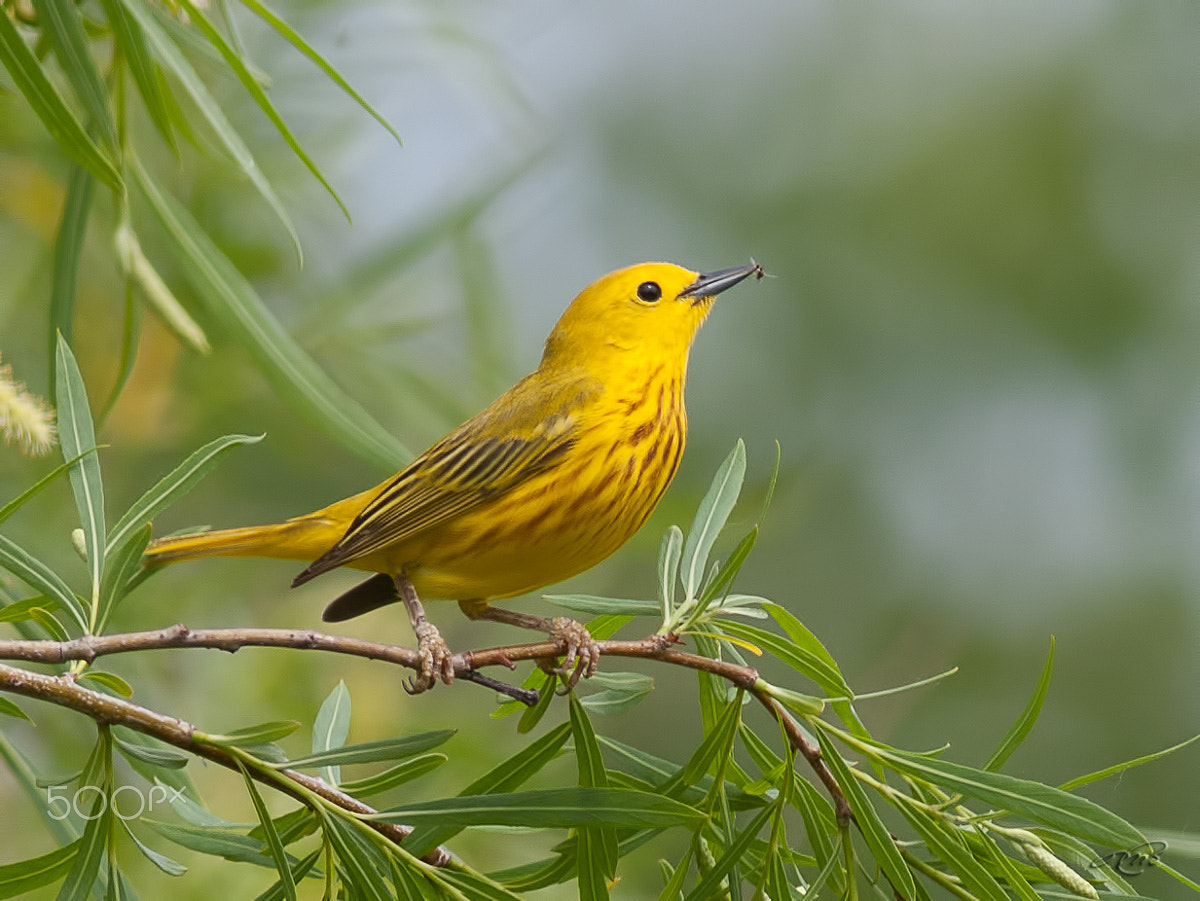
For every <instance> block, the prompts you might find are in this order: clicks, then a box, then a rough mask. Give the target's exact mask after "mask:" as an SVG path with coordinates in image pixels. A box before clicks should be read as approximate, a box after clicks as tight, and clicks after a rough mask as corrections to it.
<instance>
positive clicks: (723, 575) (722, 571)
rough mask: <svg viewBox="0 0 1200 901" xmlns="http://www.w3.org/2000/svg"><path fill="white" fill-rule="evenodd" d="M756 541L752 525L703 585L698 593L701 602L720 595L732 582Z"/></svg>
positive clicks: (754, 529)
mask: <svg viewBox="0 0 1200 901" xmlns="http://www.w3.org/2000/svg"><path fill="white" fill-rule="evenodd" d="M757 543H758V526H754V527H753V528H751V529H750V531H749V532H747V533H746V535H745V537H743V538H742V540H741V541H739V542H738V543H737V546H736V547H735V548H734V549H733V550H732V551H731V552H730V554H729V558H728V559H727V560H726V561H725V562H724V563H722V564H721V565H720V567H719V568H718V569H717V572H716V575H714V576H713V577H712V579H710V580H709V582H708V584H707V585H705V586H704V592H703V594H701V595H700V603H701V604H708V603H709V602H710V601H712V600H714V599H715V598H718V597H720V596H721V593H722V592H724V591H725V590H726V589H727V588H728V587H729V586H730V584H731V583H732V582H733V580H734V578H735V577H736V576H737V574H738V572H739V571H740V570H741V568H742V564H743V563H745V562H746V558H747V557H749V556H750V552H751V551H752V550H754V545H755V544H757Z"/></svg>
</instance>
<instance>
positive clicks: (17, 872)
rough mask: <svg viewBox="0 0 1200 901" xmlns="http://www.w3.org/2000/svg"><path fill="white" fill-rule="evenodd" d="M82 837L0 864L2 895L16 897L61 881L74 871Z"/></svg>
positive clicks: (0, 895) (0, 892)
mask: <svg viewBox="0 0 1200 901" xmlns="http://www.w3.org/2000/svg"><path fill="white" fill-rule="evenodd" d="M81 843H82V839H76V840H75V841H73V842H71V843H70V844H69V845H63V846H62V847H61V848H55V849H54V850H53V851H48V852H46V853H45V854H42V855H40V856H38V857H31V858H29V859H28V860H19V861H16V862H15V863H6V864H3V865H0V898H16V897H17V896H18V895H24V894H25V893H26V892H31V891H33V890H34V889H35V888H41V887H42V886H43V885H50V884H51V883H53V882H58V880H60V879H62V878H63V877H64V876H66V875H67V873H69V872H70V871H71V867H72V866H73V865H74V863H75V857H76V855H78V854H79V848H80V845H81Z"/></svg>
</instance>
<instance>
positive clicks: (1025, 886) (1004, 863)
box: [975, 825, 1041, 901]
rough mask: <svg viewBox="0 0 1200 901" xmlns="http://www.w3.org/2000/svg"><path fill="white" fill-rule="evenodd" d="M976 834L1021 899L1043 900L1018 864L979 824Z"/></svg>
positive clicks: (1024, 900)
mask: <svg viewBox="0 0 1200 901" xmlns="http://www.w3.org/2000/svg"><path fill="white" fill-rule="evenodd" d="M975 834H976V836H977V837H978V838H979V842H980V844H982V845H983V849H984V851H985V852H986V853H987V856H988V860H990V861H991V862H992V864H993V865H994V866H995V867H996V869H997V870H998V871H999V874H1000V875H1001V876H1002V877H1003V878H1004V882H1005V884H1006V885H1007V886H1008V887H1009V889H1010V890H1011V891H1012V892H1014V893H1015V894H1016V896H1017V898H1018V899H1019V901H1041V899H1040V897H1039V896H1038V893H1037V891H1035V890H1034V888H1033V886H1031V885H1030V884H1029V881H1028V880H1027V879H1026V878H1025V877H1024V875H1022V873H1021V871H1020V870H1019V869H1018V868H1017V865H1016V864H1015V863H1014V862H1013V860H1012V858H1010V857H1009V856H1008V855H1007V854H1005V853H1004V852H1003V851H1001V850H1000V849H999V848H998V847H996V843H995V842H994V841H993V840H992V837H991V836H990V835H989V834H988V833H987V832H986V831H984V830H982V829H980V828H979V826H978V825H976V826H975Z"/></svg>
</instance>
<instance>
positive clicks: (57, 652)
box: [0, 623, 853, 866]
mask: <svg viewBox="0 0 1200 901" xmlns="http://www.w3.org/2000/svg"><path fill="white" fill-rule="evenodd" d="M679 643H680V641H679V639H678V638H677V637H676V636H674V635H651V636H649V637H648V638H643V639H641V640H638V641H628V640H617V639H609V640H605V641H599V642H597V645H598V646H599V648H600V653H601V655H602V656H603V655H608V656H611V657H635V658H640V659H644V660H658V661H660V662H662V663H668V664H672V665H674V666H683V667H686V668H688V669H694V670H701V671H704V672H707V673H711V674H712V675H714V676H717V677H719V678H722V679H725V680H727V681H729V682H731V683H732V684H733V685H736V686H737V687H739V688H742V689H744V690H746V691H748V692H750V694H751V695H753V696H754V697H755V698H756V699H757V700H758V702H759V703H760V704H762V706H763V707H764V708H765V709H766V710H767V712H768V713H769V714H770V715H771V716H772V717H773V718H774V719H776V720H778V721H779V722H780V723H781V724H782V725H783V728H784V731H785V732H786V733H787V736H788V740H789V741H790V742H791V744H792V746H793V747H794V748H795V749H796V750H797V751H798V752H799V753H800V755H801V756H802V757H803V758H804V759H805V760H806V761H808V764H809V766H811V767H812V769H813V772H815V773H816V775H817V777H818V778H819V779H820V780H821V783H822V784H823V785H824V786H825V789H826V791H828V792H829V795H830V797H831V798H832V799H833V802H834V810H835V812H836V814H837V818H838V821H839V822H841V823H846V822H849V821H850V820H851V819H852V818H853V814H852V812H851V810H850V805H849V804H848V802H847V801H846V796H845V794H844V793H843V792H842V789H841V786H840V785H838V782H837V779H835V778H834V776H833V773H832V772H830V770H829V767H828V766H827V765H826V763H825V761H824V760H823V759H822V758H821V750H820V748H819V747H818V746H817V745H816V744H814V743H813V742H811V741H809V740H808V738H807V737H806V736H805V735H804V732H803V731H802V730H801V728H800V726H799V724H798V723H797V722H796V721H795V720H794V719H793V718H792V717H791V716H790V715H789V714H788V712H787V711H786V710H785V709H784V708H783V707H782V706H781V705H780V704H779V702H777V701H776V700H775V699H774V698H772V697H771V696H770V695H768V694H767V693H766V692H765V691H763V690H762V689H761V688H759V687H758V686H759V685H760V680H759V676H758V671H757V670H755V669H754V668H753V667H749V666H740V665H738V664H735V663H729V662H728V661H724V660H713V659H712V658H710V657H703V656H701V655H699V654H691V653H688V652H687V651H681V650H678V648H677V647H675V646H676V645H678V644H679ZM564 645H565V642H563V641H538V642H528V643H526V644H517V645H505V646H502V647H494V648H484V649H480V650H473V651H462V652H459V653H457V654H455V655H454V656H453V657H452V662H453V666H454V675H455V676H456V677H457V678H462V679H468V680H470V679H472V678H474V677H475V675H476V673H477V670H479V669H481V668H483V667H489V666H505V667H508V668H510V669H511V668H512V666H513V664H514V663H515V662H517V661H520V660H542V661H545V660H554V659H555V658H557V657H560V656H562V654H563V653H565V647H564ZM244 647H275V648H292V649H295V650H319V651H329V652H331V653H335V654H346V655H349V656H353V657H365V658H367V659H369V660H382V661H385V662H387V663H393V664H397V665H399V666H405V667H408V668H409V669H414V670H415V669H417V668H418V666H419V661H418V659H417V653H416V651H414V650H411V649H409V648H402V647H397V646H396V645H390V644H383V643H381V642H375V641H365V640H363V639H359V638H350V637H346V636H340V635H329V634H327V633H324V632H314V631H311V630H299V629H189V628H188V627H187V626H185V625H183V624H182V623H177V624H175V625H173V626H168V627H167V628H165V629H158V630H154V631H149V632H127V633H123V634H115V635H85V636H83V637H81V638H76V639H73V640H71V641H62V642H59V641H36V640H24V639H11V640H0V660H22V661H25V662H28V663H51V664H54V663H67V662H69V661H73V660H83V661H86V662H88V663H93V662H95V661H96V659H98V658H100V657H104V656H108V655H111V654H126V653H130V652H133V651H148V650H162V649H168V648H210V649H215V650H221V651H229V652H230V653H232V652H234V651H237V650H239V649H241V648H244ZM478 681H480V682H481V683H482V684H485V685H486V684H491V685H492V686H497V683H495V682H494V680H490V679H487V678H486V677H484V678H481V679H479V680H478ZM501 684H502V683H501ZM497 687H498V686H497ZM508 687H510V688H511V686H508ZM0 690H9V691H14V692H16V693H18V694H24V695H26V696H28V697H34V698H41V699H42V700H46V701H50V702H51V703H55V704H60V705H62V706H65V707H70V708H72V709H74V710H78V711H79V712H81V713H84V714H86V715H87V716H90V717H92V718H93V719H95V720H97V721H99V722H110V723H119V724H120V725H124V726H128V727H130V728H131V729H136V730H138V731H139V732H144V733H145V734H147V735H151V736H153V737H155V738H159V739H161V740H162V741H165V742H167V743H168V744H172V745H175V746H177V747H180V748H183V749H185V750H188V751H192V752H194V753H196V754H199V755H201V756H203V757H206V758H207V759H209V760H212V761H214V762H216V763H219V764H221V765H222V766H227V767H229V768H231V769H236V764H234V763H233V762H232V758H231V757H229V756H228V755H227V754H224V753H223V752H222V751H221V749H220V748H219V747H216V746H212V745H198V744H196V743H195V742H194V741H193V740H192V732H193V731H194V727H193V726H191V725H189V724H187V723H184V722H182V721H181V720H177V719H172V718H170V717H164V716H162V715H161V714H158V713H155V712H154V711H151V710H147V709H146V708H144V707H139V706H138V705H136V704H131V703H129V702H128V701H123V700H121V699H118V698H113V697H111V696H109V695H103V694H99V693H97V692H93V691H89V690H88V689H86V688H83V687H81V686H79V685H77V684H76V683H75V681H74V679H72V678H71V677H69V676H57V677H55V676H43V675H39V674H35V673H30V672H28V671H26V670H22V669H18V668H14V667H9V666H5V665H3V664H0ZM518 691H519V690H518ZM285 772H286V774H287V775H288V778H290V779H292V780H293V781H294V782H296V783H297V784H299V785H303V786H304V787H305V788H308V789H310V790H312V791H315V792H318V793H319V794H320V795H321V796H322V797H325V798H327V799H328V800H330V801H331V802H333V803H335V804H338V805H339V806H341V807H344V808H345V809H346V810H350V811H353V812H356V813H368V812H373V811H372V810H371V808H370V807H368V806H367V805H365V804H363V803H362V802H360V801H358V800H357V799H355V798H352V797H350V796H349V795H346V794H344V793H343V792H339V791H337V789H334V788H332V787H331V786H329V785H327V784H326V783H325V782H323V781H322V780H320V779H316V778H314V777H311V776H305V775H303V774H302V773H294V772H293V771H291V770H287V771H285ZM372 825H373V826H375V827H376V828H379V831H380V832H381V833H383V834H385V835H388V837H389V838H391V839H392V840H394V841H401V840H402V839H403V838H404V837H405V836H407V835H408V833H409V832H410V831H411V830H409V829H406V828H405V827H402V826H392V827H389V828H390V829H391V830H402V831H403V835H399V836H397V835H395V834H389V832H388V831H386V830H385V829H383V828H380V827H382V826H385V825H386V824H375V823H372ZM439 854H443V855H445V858H444V860H443V862H441V863H437V862H436V861H435V860H432V859H428V858H427V861H428V862H429V863H435V864H436V865H438V866H444V865H445V861H449V859H450V856H449V852H446V851H445V850H444V849H441V848H439V849H437V850H436V851H434V852H431V854H430V855H429V857H430V858H432V857H435V856H437V855H439Z"/></svg>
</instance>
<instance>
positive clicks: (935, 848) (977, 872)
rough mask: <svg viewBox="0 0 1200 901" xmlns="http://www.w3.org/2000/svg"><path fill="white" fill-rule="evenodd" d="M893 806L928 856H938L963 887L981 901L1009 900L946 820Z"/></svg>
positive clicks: (901, 805) (908, 807) (907, 806)
mask: <svg viewBox="0 0 1200 901" xmlns="http://www.w3.org/2000/svg"><path fill="white" fill-rule="evenodd" d="M895 806H896V807H897V808H898V809H899V810H900V812H901V813H902V814H904V817H905V819H907V820H908V822H909V823H910V824H911V825H912V827H913V829H915V830H916V831H917V834H918V835H920V836H921V841H923V842H924V843H925V847H926V848H928V849H929V851H930V853H932V854H934V855H935V856H937V857H938V858H939V859H940V860H941V861H942V862H943V863H945V864H946V866H947V867H949V869H950V871H951V872H952V873H953V874H954V875H956V876H957V877H958V878H959V879H961V880H962V883H963V887H964V888H966V889H967V890H968V891H969V892H971V894H973V895H975V896H976V897H977V898H980V899H982V901H1009V898H1008V894H1007V893H1006V892H1005V891H1004V889H1003V888H1002V887H1001V886H1000V883H998V882H997V881H996V880H995V878H994V877H993V876H992V874H991V873H989V872H988V871H987V869H986V868H985V867H984V866H983V864H981V863H980V862H979V861H978V860H976V859H975V856H974V855H973V854H972V853H971V851H970V850H969V849H968V848H967V847H966V845H965V844H964V843H963V840H962V838H961V837H960V836H958V835H956V834H955V833H954V830H952V829H951V828H950V827H949V826H947V825H946V823H945V821H944V820H942V819H941V818H940V817H935V816H933V815H931V814H928V813H926V812H924V811H920V810H914V809H913V808H912V807H910V806H909V805H908V804H906V803H904V802H902V801H898V802H896V804H895Z"/></svg>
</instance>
